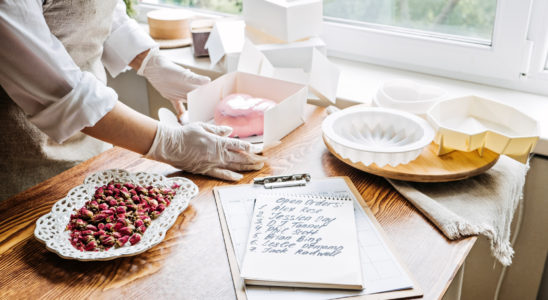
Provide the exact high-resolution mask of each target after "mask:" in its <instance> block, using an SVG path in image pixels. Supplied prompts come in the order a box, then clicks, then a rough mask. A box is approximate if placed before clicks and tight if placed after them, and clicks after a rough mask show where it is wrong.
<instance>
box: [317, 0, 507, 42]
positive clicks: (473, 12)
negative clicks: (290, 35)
mask: <svg viewBox="0 0 548 300" xmlns="http://www.w3.org/2000/svg"><path fill="white" fill-rule="evenodd" d="M496 8H497V3H496V0H475V1H474V0H441V1H440V0H392V1H386V0H325V1H324V15H325V17H326V19H327V20H331V21H333V22H343V23H350V24H355V25H358V26H366V27H367V26H375V25H385V26H391V27H393V28H392V30H398V29H399V30H416V33H418V31H424V32H429V33H438V34H445V35H447V36H458V37H464V38H469V39H471V40H477V42H479V43H482V44H488V45H490V44H491V38H492V34H493V28H494V24H495V11H496Z"/></svg>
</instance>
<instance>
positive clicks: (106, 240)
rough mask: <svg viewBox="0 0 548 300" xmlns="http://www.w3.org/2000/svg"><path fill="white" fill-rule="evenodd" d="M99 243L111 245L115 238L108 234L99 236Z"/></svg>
mask: <svg viewBox="0 0 548 300" xmlns="http://www.w3.org/2000/svg"><path fill="white" fill-rule="evenodd" d="M99 240H100V241H101V243H102V244H103V245H105V246H106V247H112V245H114V242H115V239H114V238H113V237H111V236H109V235H103V236H101V237H100V238H99Z"/></svg>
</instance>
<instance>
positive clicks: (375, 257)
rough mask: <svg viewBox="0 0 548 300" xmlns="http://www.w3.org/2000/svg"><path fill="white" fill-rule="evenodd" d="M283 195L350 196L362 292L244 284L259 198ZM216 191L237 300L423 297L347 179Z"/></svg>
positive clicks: (255, 185)
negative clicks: (249, 244) (274, 187)
mask: <svg viewBox="0 0 548 300" xmlns="http://www.w3.org/2000/svg"><path fill="white" fill-rule="evenodd" d="M279 193H283V194H285V195H288V194H293V195H303V194H304V195H320V196H322V197H337V198H341V197H348V198H351V199H352V202H353V205H354V220H355V223H356V230H357V235H358V244H359V251H360V260H361V269H362V278H363V280H364V289H363V290H342V289H322V288H301V287H279V286H260V285H249V284H247V285H246V284H244V280H243V279H242V278H241V270H242V266H243V261H244V257H245V255H246V248H247V241H248V237H249V232H250V230H251V224H252V223H251V222H252V219H253V214H254V211H255V209H254V208H255V204H256V199H257V198H258V197H260V196H261V195H264V194H279ZM214 195H215V201H216V203H217V210H218V212H219V220H220V223H221V229H222V232H223V238H224V240H225V246H226V250H227V256H228V261H229V265H230V271H231V274H232V279H233V283H234V290H235V293H236V298H237V299H238V300H278V299H284V300H324V299H337V298H345V297H354V298H353V299H375V300H378V299H399V298H416V297H419V296H421V295H422V291H421V289H420V287H419V286H418V285H417V283H416V282H414V280H413V279H412V275H411V274H410V273H409V271H408V270H406V268H405V265H404V264H403V263H402V261H400V260H399V259H398V256H397V255H396V252H395V250H394V249H393V248H392V247H391V246H390V243H389V240H388V239H387V236H386V235H385V234H384V231H383V229H382V227H381V226H380V224H379V223H378V222H377V220H376V219H375V217H374V215H373V213H372V212H371V210H370V209H369V207H367V205H366V203H365V201H364V199H363V198H362V197H361V195H360V193H359V192H358V191H357V190H356V188H355V187H354V186H353V184H352V182H351V181H350V179H349V178H347V177H332V178H323V179H312V180H311V181H310V182H309V183H308V184H306V185H305V186H293V187H284V188H276V189H271V190H268V189H265V187H264V186H262V185H258V184H243V185H230V186H222V187H215V188H214Z"/></svg>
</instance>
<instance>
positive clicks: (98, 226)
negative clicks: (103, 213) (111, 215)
mask: <svg viewBox="0 0 548 300" xmlns="http://www.w3.org/2000/svg"><path fill="white" fill-rule="evenodd" d="M97 229H99V230H103V229H105V224H104V223H99V224H97Z"/></svg>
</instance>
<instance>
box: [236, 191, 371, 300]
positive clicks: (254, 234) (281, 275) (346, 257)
mask: <svg viewBox="0 0 548 300" xmlns="http://www.w3.org/2000/svg"><path fill="white" fill-rule="evenodd" d="M360 266H361V264H360V256H359V249H358V237H357V234H356V224H355V222H354V207H353V203H352V199H350V198H346V197H344V198H331V197H328V198H326V197H319V196H315V195H310V196H296V195H260V196H258V197H257V199H256V201H255V208H254V212H253V217H252V221H251V230H250V232H249V238H248V241H247V247H246V254H245V257H244V262H243V264H242V270H241V277H242V278H244V279H251V280H261V281H271V282H278V283H280V282H286V283H301V284H302V283H304V284H315V285H338V286H341V285H346V286H349V285H350V286H353V288H354V289H356V287H362V285H363V280H362V272H361V267H360Z"/></svg>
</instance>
